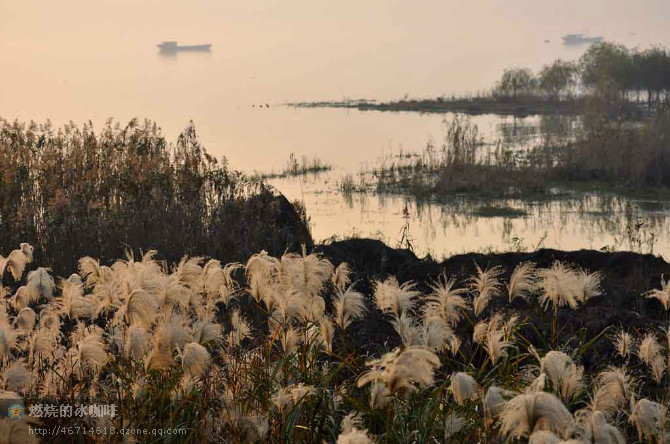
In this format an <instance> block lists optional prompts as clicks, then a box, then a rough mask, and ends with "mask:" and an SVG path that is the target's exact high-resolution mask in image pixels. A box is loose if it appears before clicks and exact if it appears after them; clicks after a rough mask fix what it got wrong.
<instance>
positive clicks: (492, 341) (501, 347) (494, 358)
mask: <svg viewBox="0 0 670 444" xmlns="http://www.w3.org/2000/svg"><path fill="white" fill-rule="evenodd" d="M510 347H512V343H511V342H510V341H508V340H506V339H505V332H504V331H502V330H498V329H496V330H493V331H489V332H488V333H487V334H486V341H485V342H484V348H485V349H486V353H488V355H489V358H491V362H492V363H493V364H494V365H495V363H496V362H498V360H500V359H501V358H505V357H507V349H508V348H510Z"/></svg>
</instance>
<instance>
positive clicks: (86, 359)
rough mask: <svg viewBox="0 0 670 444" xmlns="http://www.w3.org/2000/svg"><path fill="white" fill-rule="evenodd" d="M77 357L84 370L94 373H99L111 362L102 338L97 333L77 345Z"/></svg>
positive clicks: (86, 337)
mask: <svg viewBox="0 0 670 444" xmlns="http://www.w3.org/2000/svg"><path fill="white" fill-rule="evenodd" d="M76 356H77V360H78V362H79V363H80V364H81V366H82V367H83V368H87V369H91V370H93V371H99V370H100V369H101V368H102V367H103V366H104V365H105V364H107V361H108V360H109V355H108V354H107V352H106V351H105V345H104V343H103V342H102V337H101V336H100V335H99V334H96V333H92V334H89V335H87V336H85V337H84V339H82V340H81V341H80V342H79V343H78V344H77V353H76Z"/></svg>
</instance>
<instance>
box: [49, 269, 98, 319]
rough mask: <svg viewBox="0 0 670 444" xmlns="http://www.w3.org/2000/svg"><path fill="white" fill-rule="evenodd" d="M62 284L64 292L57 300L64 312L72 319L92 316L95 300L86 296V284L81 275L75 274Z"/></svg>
mask: <svg viewBox="0 0 670 444" xmlns="http://www.w3.org/2000/svg"><path fill="white" fill-rule="evenodd" d="M60 285H61V289H62V294H61V296H60V297H59V298H57V299H56V300H55V302H56V304H58V306H60V307H61V312H62V314H63V315H64V316H65V317H67V318H70V319H81V318H92V317H93V312H94V310H95V301H94V300H93V299H92V298H90V297H85V296H84V284H83V282H82V281H81V278H80V277H79V275H76V274H73V275H72V276H70V277H69V278H68V279H67V280H62V281H61V283H60Z"/></svg>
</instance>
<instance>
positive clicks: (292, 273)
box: [281, 251, 333, 297]
mask: <svg viewBox="0 0 670 444" xmlns="http://www.w3.org/2000/svg"><path fill="white" fill-rule="evenodd" d="M332 273H333V264H331V263H330V261H329V260H327V259H321V258H320V257H318V256H317V255H315V254H309V255H307V254H305V252H304V251H303V254H302V255H298V254H293V253H289V254H285V255H284V256H282V258H281V275H282V278H283V279H284V280H285V282H286V283H287V284H288V285H289V286H290V287H291V288H292V289H293V290H294V291H296V292H297V293H300V294H303V295H306V296H310V297H314V296H316V295H317V294H319V292H320V291H321V289H322V288H323V286H324V284H325V283H326V282H328V281H329V280H330V278H331V275H332Z"/></svg>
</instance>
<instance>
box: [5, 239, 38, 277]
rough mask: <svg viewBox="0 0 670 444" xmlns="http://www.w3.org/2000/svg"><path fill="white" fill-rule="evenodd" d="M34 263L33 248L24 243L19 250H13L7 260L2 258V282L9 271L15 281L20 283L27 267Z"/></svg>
mask: <svg viewBox="0 0 670 444" xmlns="http://www.w3.org/2000/svg"><path fill="white" fill-rule="evenodd" d="M32 261H33V247H32V245H30V244H27V243H22V244H21V245H20V247H19V249H18V250H13V251H12V252H11V253H9V256H7V257H6V258H3V257H2V256H0V280H2V275H3V274H4V273H5V270H7V271H9V272H10V274H11V275H12V278H14V281H15V282H19V281H20V280H21V277H22V276H23V273H24V271H25V270H26V265H27V264H29V263H31V262H32Z"/></svg>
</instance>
